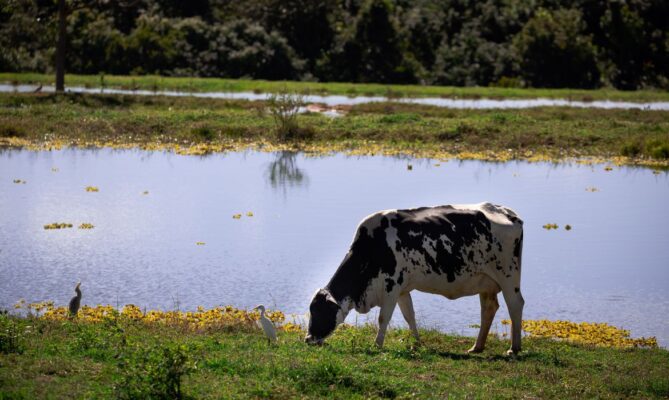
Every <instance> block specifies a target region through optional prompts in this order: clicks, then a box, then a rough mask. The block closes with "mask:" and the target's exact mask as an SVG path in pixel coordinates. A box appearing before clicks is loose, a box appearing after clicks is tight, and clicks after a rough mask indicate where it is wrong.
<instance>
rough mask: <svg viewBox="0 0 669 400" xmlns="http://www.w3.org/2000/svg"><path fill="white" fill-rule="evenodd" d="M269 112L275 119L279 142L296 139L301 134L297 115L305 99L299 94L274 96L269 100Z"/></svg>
mask: <svg viewBox="0 0 669 400" xmlns="http://www.w3.org/2000/svg"><path fill="white" fill-rule="evenodd" d="M267 103H268V105H269V112H270V114H272V118H274V124H275V125H276V134H277V137H278V138H279V140H290V139H295V138H297V137H298V136H299V134H300V129H299V126H298V123H297V114H298V112H299V111H300V107H302V106H303V105H304V97H303V96H302V95H299V94H297V93H285V92H284V93H279V94H272V95H271V96H270V97H269V99H268V100H267Z"/></svg>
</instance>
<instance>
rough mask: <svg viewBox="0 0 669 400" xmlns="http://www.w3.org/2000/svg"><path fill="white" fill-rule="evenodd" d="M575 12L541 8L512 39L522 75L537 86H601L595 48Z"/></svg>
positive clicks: (578, 15) (579, 15) (573, 10)
mask: <svg viewBox="0 0 669 400" xmlns="http://www.w3.org/2000/svg"><path fill="white" fill-rule="evenodd" d="M585 28H586V25H585V23H584V22H583V18H582V15H581V12H580V11H578V10H575V9H569V10H567V9H559V10H554V11H548V10H545V9H540V10H539V11H538V12H537V13H536V15H535V16H534V17H532V19H530V20H529V21H528V22H527V24H525V26H524V27H523V30H522V31H520V32H519V33H518V34H517V35H516V37H515V38H514V40H513V45H514V47H515V49H516V51H517V53H518V56H519V58H520V67H521V68H520V73H521V76H522V77H523V78H524V79H525V80H526V81H527V82H529V84H530V85H531V86H534V87H572V88H594V87H596V86H598V85H599V70H598V69H597V63H596V59H595V55H596V54H595V47H594V46H593V44H592V38H591V37H590V36H586V35H583V34H582V32H583V31H584V30H585Z"/></svg>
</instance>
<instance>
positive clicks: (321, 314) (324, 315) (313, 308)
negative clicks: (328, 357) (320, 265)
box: [305, 289, 343, 345]
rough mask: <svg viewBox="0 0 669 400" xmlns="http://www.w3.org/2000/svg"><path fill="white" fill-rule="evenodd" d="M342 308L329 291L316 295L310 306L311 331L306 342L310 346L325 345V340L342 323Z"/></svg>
mask: <svg viewBox="0 0 669 400" xmlns="http://www.w3.org/2000/svg"><path fill="white" fill-rule="evenodd" d="M341 311H342V310H341V307H340V305H339V304H338V303H337V300H335V298H334V297H332V294H330V292H329V291H328V290H327V289H321V290H319V291H318V292H316V294H315V295H314V298H313V300H311V305H310V306H309V313H310V316H309V331H308V333H307V337H306V339H305V341H306V342H307V343H309V344H319V345H320V344H323V341H324V340H325V338H327V337H328V336H330V334H331V333H332V332H334V330H335V328H336V327H337V325H338V324H340V323H342V320H343V318H342V312H341Z"/></svg>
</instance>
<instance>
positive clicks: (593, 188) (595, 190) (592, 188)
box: [585, 186, 599, 193]
mask: <svg viewBox="0 0 669 400" xmlns="http://www.w3.org/2000/svg"><path fill="white" fill-rule="evenodd" d="M585 191H586V192H592V193H594V192H598V191H599V189H597V188H596V187H594V186H588V187H587V188H585Z"/></svg>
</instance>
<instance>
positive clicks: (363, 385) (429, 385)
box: [0, 316, 669, 399]
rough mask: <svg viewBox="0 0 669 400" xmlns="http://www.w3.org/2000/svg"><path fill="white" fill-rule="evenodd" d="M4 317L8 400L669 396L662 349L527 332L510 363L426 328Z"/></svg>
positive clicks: (499, 347) (2, 359)
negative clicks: (170, 391)
mask: <svg viewBox="0 0 669 400" xmlns="http://www.w3.org/2000/svg"><path fill="white" fill-rule="evenodd" d="M0 318H3V319H5V320H6V321H9V323H11V324H14V325H15V326H16V328H17V329H18V330H19V331H20V332H22V333H21V341H22V346H23V348H22V351H21V352H18V353H16V352H8V353H2V352H0V399H34V398H49V399H64V398H111V397H118V398H124V396H125V397H127V396H128V395H129V394H130V395H132V396H133V397H134V398H139V397H141V396H140V395H141V394H146V393H153V396H154V397H157V396H158V395H159V394H160V393H164V392H161V390H164V389H165V388H166V387H168V386H169V385H168V384H169V383H170V382H171V383H174V382H175V380H178V381H179V382H180V383H181V388H180V389H181V391H182V393H183V395H184V398H197V399H200V398H202V399H218V398H240V399H242V398H323V397H328V398H445V397H449V398H556V399H565V398H621V397H627V398H644V399H646V398H666V397H667V396H669V352H667V351H666V350H663V349H651V350H641V349H632V350H617V349H606V348H595V347H590V346H582V345H572V344H567V343H563V342H555V341H551V340H547V339H531V338H525V339H524V341H523V346H524V351H523V352H522V353H521V355H520V356H519V357H517V358H508V357H506V356H504V355H503V353H504V351H505V350H506V349H507V348H508V342H507V341H505V340H500V339H498V338H496V337H491V338H490V339H489V344H488V347H487V349H486V350H485V352H484V353H482V354H477V355H466V354H465V351H466V349H468V348H469V347H470V346H471V344H472V342H473V340H474V339H473V338H464V337H458V336H451V335H445V334H441V333H439V332H436V331H423V332H422V336H423V343H422V345H421V346H416V345H415V343H414V342H413V340H412V338H411V336H410V333H409V332H408V331H406V330H391V332H390V334H389V336H387V339H386V345H385V347H384V348H383V349H381V350H379V349H377V348H376V347H375V346H374V345H373V340H374V329H373V328H372V327H359V328H347V329H339V330H338V331H337V332H335V334H334V335H333V336H332V337H331V338H330V339H329V340H328V342H327V344H326V345H325V346H323V347H311V346H307V345H306V344H304V343H303V340H302V339H303V335H302V334H297V333H281V334H280V343H279V345H277V346H272V347H270V346H268V345H267V342H266V341H265V339H264V337H263V336H262V333H261V332H260V331H259V330H248V328H246V329H237V330H235V329H229V330H227V331H225V332H205V333H193V332H184V331H182V330H180V329H178V328H173V327H166V326H149V325H144V324H142V323H138V322H132V321H129V320H123V319H122V320H119V321H110V322H108V323H101V324H95V325H93V324H85V323H80V322H76V321H74V322H71V321H65V322H60V321H58V322H48V321H43V320H33V319H18V318H14V317H4V316H0ZM5 325H6V324H5ZM180 368H181V369H180ZM182 375H183V376H182ZM177 376H182V378H181V379H178V378H175V377H177ZM146 377H150V379H145V378H146Z"/></svg>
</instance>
